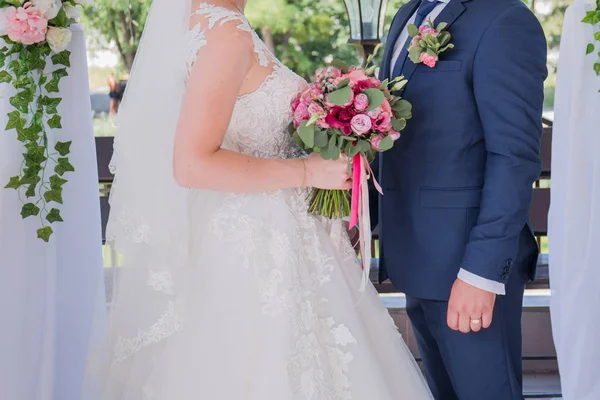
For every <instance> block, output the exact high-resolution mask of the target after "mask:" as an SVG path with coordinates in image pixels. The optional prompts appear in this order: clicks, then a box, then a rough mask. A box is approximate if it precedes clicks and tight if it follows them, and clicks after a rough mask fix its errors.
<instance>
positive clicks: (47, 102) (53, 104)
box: [39, 96, 62, 114]
mask: <svg viewBox="0 0 600 400" xmlns="http://www.w3.org/2000/svg"><path fill="white" fill-rule="evenodd" d="M39 101H40V104H41V105H42V106H44V107H45V109H46V113H48V114H56V113H57V112H58V111H57V107H58V105H59V104H60V103H61V101H62V99H61V98H60V97H48V96H42V97H41V98H40V100H39Z"/></svg>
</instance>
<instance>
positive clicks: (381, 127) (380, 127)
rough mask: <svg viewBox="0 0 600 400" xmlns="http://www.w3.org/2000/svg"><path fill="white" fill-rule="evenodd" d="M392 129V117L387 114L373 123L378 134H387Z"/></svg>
mask: <svg viewBox="0 0 600 400" xmlns="http://www.w3.org/2000/svg"><path fill="white" fill-rule="evenodd" d="M391 127H392V117H391V115H390V114H388V113H387V112H385V111H384V112H382V113H381V114H379V117H378V118H377V119H376V120H375V121H374V122H373V128H374V129H375V130H376V131H378V132H387V131H389V130H390V129H391Z"/></svg>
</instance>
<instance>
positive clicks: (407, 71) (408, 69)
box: [402, 0, 470, 82]
mask: <svg viewBox="0 0 600 400" xmlns="http://www.w3.org/2000/svg"><path fill="white" fill-rule="evenodd" d="M467 1H470V0H450V2H449V3H448V4H447V5H446V7H445V8H444V9H443V10H442V12H441V13H440V15H438V17H437V18H436V19H435V21H434V23H435V24H436V25H437V24H439V23H440V22H445V23H447V24H448V27H447V28H446V30H449V31H450V34H452V31H451V30H450V28H451V26H452V24H453V23H454V22H456V20H457V19H458V17H460V16H461V15H462V13H464V12H465V10H466V7H465V5H464V4H463V3H466V2H467ZM418 66H419V64H415V63H414V62H412V61H411V60H410V59H408V60H406V64H404V69H403V70H402V75H404V78H406V79H408V81H409V82H410V78H411V77H412V76H413V74H414V73H415V71H416V69H417V67H418Z"/></svg>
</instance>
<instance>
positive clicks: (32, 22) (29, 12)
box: [2, 3, 48, 45]
mask: <svg viewBox="0 0 600 400" xmlns="http://www.w3.org/2000/svg"><path fill="white" fill-rule="evenodd" d="M2 19H3V21H2V25H4V30H5V32H3V33H5V34H6V35H8V37H9V39H10V40H12V41H13V42H17V43H23V44H25V45H31V44H35V43H40V42H43V41H44V40H45V39H46V32H47V31H48V20H46V19H45V18H44V17H43V15H42V13H41V12H40V11H39V10H38V9H37V8H36V7H35V6H33V5H32V4H31V3H25V4H24V5H23V6H22V7H18V8H17V7H7V8H6V9H4V10H3V13H2Z"/></svg>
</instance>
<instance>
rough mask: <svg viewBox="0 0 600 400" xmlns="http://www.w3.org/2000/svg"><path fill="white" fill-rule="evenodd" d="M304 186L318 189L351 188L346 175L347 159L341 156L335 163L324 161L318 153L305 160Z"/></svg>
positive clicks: (347, 174)
mask: <svg viewBox="0 0 600 400" xmlns="http://www.w3.org/2000/svg"><path fill="white" fill-rule="evenodd" d="M305 162H306V185H307V186H310V187H314V188H318V189H344V190H348V189H351V188H352V179H351V177H350V174H349V173H348V158H347V157H346V156H345V155H342V156H341V157H340V158H339V159H338V160H337V161H330V160H324V159H323V157H321V155H320V154H318V153H312V154H311V155H310V156H308V158H307V159H306V161H305Z"/></svg>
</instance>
